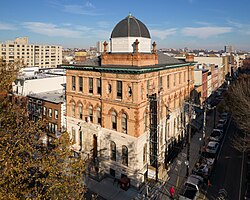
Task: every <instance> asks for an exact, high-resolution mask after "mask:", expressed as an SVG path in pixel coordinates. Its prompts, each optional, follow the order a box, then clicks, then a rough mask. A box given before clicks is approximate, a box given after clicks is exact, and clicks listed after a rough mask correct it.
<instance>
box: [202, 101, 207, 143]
mask: <svg viewBox="0 0 250 200" xmlns="http://www.w3.org/2000/svg"><path fill="white" fill-rule="evenodd" d="M206 118H207V105H206V103H204V116H203V128H202V143H203V144H202V145H203V146H204V144H205V137H206V122H207V119H206Z"/></svg>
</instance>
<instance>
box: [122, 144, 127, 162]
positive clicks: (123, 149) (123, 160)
mask: <svg viewBox="0 0 250 200" xmlns="http://www.w3.org/2000/svg"><path fill="white" fill-rule="evenodd" d="M122 164H123V165H125V166H128V147H127V146H125V145H122Z"/></svg>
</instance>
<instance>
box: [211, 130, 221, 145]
mask: <svg viewBox="0 0 250 200" xmlns="http://www.w3.org/2000/svg"><path fill="white" fill-rule="evenodd" d="M222 138H223V132H222V131H221V130H220V129H214V130H213V132H212V133H211V135H210V137H209V139H210V140H211V141H215V142H220V141H221V140H222Z"/></svg>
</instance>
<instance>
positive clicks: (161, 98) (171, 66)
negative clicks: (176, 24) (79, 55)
mask: <svg viewBox="0 0 250 200" xmlns="http://www.w3.org/2000/svg"><path fill="white" fill-rule="evenodd" d="M110 43H111V47H112V48H111V50H110V52H108V51H107V45H108V44H107V42H104V43H103V49H104V51H103V54H102V55H101V56H99V57H97V58H95V59H91V60H87V61H86V62H85V63H83V64H81V65H62V66H61V67H62V68H64V69H66V70H67V71H66V78H67V80H66V84H67V85H66V105H67V130H68V132H70V133H71V138H72V140H73V141H74V142H75V144H74V145H73V148H74V150H75V151H76V152H78V153H79V154H80V155H81V156H82V157H83V158H84V159H86V160H89V162H88V163H89V165H90V166H92V167H90V174H92V173H93V174H95V175H96V176H97V177H102V176H104V175H106V174H109V175H110V176H113V177H115V178H118V179H121V178H124V177H126V178H127V179H126V180H129V183H130V184H131V185H133V186H135V187H137V188H139V186H140V185H141V184H142V183H143V182H144V181H145V180H146V178H147V177H149V176H151V177H150V178H156V176H157V174H156V173H157V172H156V169H158V172H159V174H158V176H159V177H160V174H161V173H160V172H161V171H164V170H165V166H166V165H167V163H168V161H171V156H172V155H173V154H172V152H173V150H174V149H175V147H177V146H178V145H180V144H181V143H182V142H183V140H184V139H185V136H186V135H185V131H184V127H183V125H184V121H185V114H184V108H183V103H184V99H186V98H187V97H189V94H190V91H191V90H192V89H193V88H194V85H193V80H194V76H193V69H194V63H193V56H191V55H190V56H187V58H186V61H180V60H178V59H175V58H172V57H169V56H167V55H165V54H163V53H157V51H156V43H155V42H154V43H153V44H152V43H151V37H150V33H149V30H148V28H147V27H146V26H145V24H143V23H142V22H141V21H139V20H138V19H136V18H135V17H133V16H131V15H129V16H128V17H126V18H125V19H123V20H121V21H120V22H119V23H118V24H117V25H116V26H115V28H114V29H113V31H112V34H111V41H110ZM92 169H93V171H92ZM151 169H153V170H151ZM162 174H164V173H162ZM165 178H166V177H165Z"/></svg>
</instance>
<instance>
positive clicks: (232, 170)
mask: <svg viewBox="0 0 250 200" xmlns="http://www.w3.org/2000/svg"><path fill="white" fill-rule="evenodd" d="M236 131H237V129H236V127H235V125H234V123H233V122H231V124H229V127H228V130H227V135H225V138H224V139H225V141H224V144H223V146H222V147H221V151H220V153H219V155H218V160H217V164H216V166H215V168H214V171H213V173H212V176H211V179H210V182H211V187H209V189H208V191H207V198H208V199H215V198H216V197H217V195H218V192H219V190H220V189H225V191H226V192H227V194H228V199H230V200H236V199H239V200H240V199H243V194H244V192H242V193H241V197H239V195H240V185H241V184H240V180H241V167H242V166H241V164H242V153H241V152H239V151H237V150H235V149H234V148H233V147H232V144H231V138H232V136H233V134H234V133H235V132H236ZM242 187H243V189H244V184H243V185H242ZM242 191H244V190H242Z"/></svg>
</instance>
